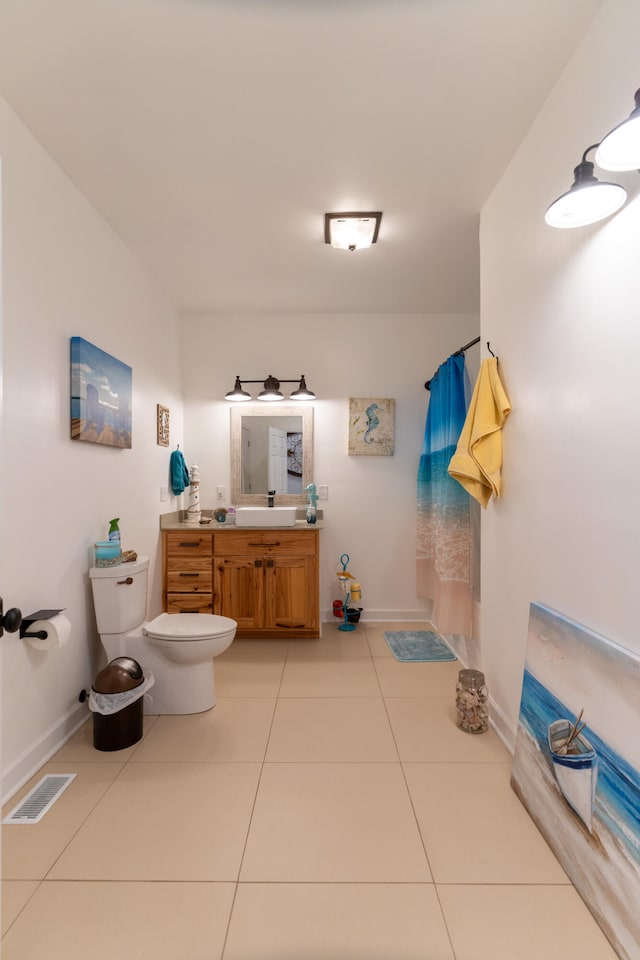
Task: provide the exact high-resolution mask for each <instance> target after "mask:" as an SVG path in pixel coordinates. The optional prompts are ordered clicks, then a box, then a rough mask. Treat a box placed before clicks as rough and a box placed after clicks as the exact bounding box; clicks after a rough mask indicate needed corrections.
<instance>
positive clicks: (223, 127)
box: [0, 0, 599, 313]
mask: <svg viewBox="0 0 640 960" xmlns="http://www.w3.org/2000/svg"><path fill="white" fill-rule="evenodd" d="M598 6H599V2H598V0H2V2H1V3H0V92H1V93H2V94H3V95H4V97H5V98H6V100H7V101H8V102H9V104H10V105H11V106H12V107H13V108H14V110H15V111H16V112H17V113H18V115H19V116H20V117H21V118H22V120H23V121H24V122H25V123H26V125H27V126H28V127H29V128H30V130H31V131H32V132H33V134H34V135H35V136H36V138H37V139H38V140H39V141H40V143H41V144H42V145H43V146H44V147H45V148H46V150H47V151H48V152H49V153H50V154H51V156H52V157H54V158H55V160H56V161H57V162H58V163H59V164H60V166H61V167H62V168H63V169H64V171H65V172H66V173H67V174H68V176H69V177H70V178H71V180H72V181H73V183H74V184H75V185H76V186H77V187H78V188H79V189H80V190H81V191H82V193H83V194H84V195H85V196H86V197H87V199H88V200H89V201H90V202H91V203H92V204H93V206H94V207H95V208H96V209H97V210H98V211H100V213H101V214H102V215H103V217H104V218H105V219H106V220H107V221H108V222H109V223H110V224H111V225H112V227H113V229H114V230H115V231H116V232H117V233H118V234H119V236H120V237H121V238H122V240H123V241H124V242H125V244H127V246H128V247H129V248H130V249H131V250H132V251H133V252H134V253H135V254H136V255H137V257H138V258H139V259H140V260H141V261H142V262H143V263H144V264H145V265H146V266H147V268H148V270H149V271H150V272H151V273H152V274H153V275H154V276H155V277H156V278H157V279H158V280H159V282H160V284H161V285H162V286H163V288H164V289H165V290H166V292H167V293H168V294H169V295H170V296H171V298H172V299H173V300H174V301H175V302H176V303H177V304H178V305H179V307H180V308H181V309H182V310H184V311H206V312H209V311H216V312H221V311H222V312H252V311H259V312H266V311H269V312H281V313H292V312H315V311H318V312H387V311H389V312H449V311H451V312H469V311H476V310H478V308H479V290H478V276H479V256H478V223H479V210H480V208H481V207H482V205H483V203H484V201H485V200H486V199H487V197H488V196H489V194H490V192H491V190H492V188H493V186H494V185H495V183H496V182H497V180H498V179H499V178H500V176H501V174H502V172H503V171H504V169H505V167H506V165H507V164H508V162H509V159H510V158H511V156H512V155H513V153H514V151H515V150H516V148H517V147H518V145H519V143H520V142H521V140H522V138H523V137H524V135H525V134H526V131H527V129H528V128H529V126H530V125H531V123H532V121H533V120H534V118H535V116H536V113H537V111H538V110H539V108H540V106H541V104H542V103H543V102H544V100H545V98H546V97H547V96H548V94H549V92H550V91H551V89H552V87H553V85H554V84H555V82H556V80H557V78H558V77H559V75H560V73H561V71H562V69H563V67H564V65H565V64H566V62H567V60H568V59H569V57H570V56H571V54H572V52H573V50H574V49H575V47H576V45H577V43H578V42H579V40H580V38H581V37H582V35H583V33H584V31H585V30H586V28H587V27H588V25H589V23H590V22H591V19H592V17H593V15H594V13H595V11H596V9H597V7H598ZM1 149H2V145H1V143H0V153H1ZM378 209H381V210H383V211H384V215H383V220H382V226H381V230H380V236H379V239H378V243H377V244H376V246H375V247H373V248H371V249H370V250H365V251H358V252H356V253H348V252H345V251H339V250H333V249H332V248H331V247H329V246H327V245H325V243H324V213H325V212H326V211H340V210H378Z"/></svg>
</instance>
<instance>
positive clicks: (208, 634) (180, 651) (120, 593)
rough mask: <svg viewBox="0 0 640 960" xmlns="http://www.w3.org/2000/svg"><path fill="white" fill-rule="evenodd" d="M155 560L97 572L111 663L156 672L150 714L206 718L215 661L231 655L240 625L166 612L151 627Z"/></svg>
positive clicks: (101, 627) (96, 599)
mask: <svg viewBox="0 0 640 960" xmlns="http://www.w3.org/2000/svg"><path fill="white" fill-rule="evenodd" d="M148 572H149V558H148V557H138V559H137V560H136V561H134V562H133V563H123V564H120V565H119V566H116V567H92V568H91V569H90V571H89V576H90V578H91V588H92V590H93V605H94V608H95V612H96V623H97V625H98V633H99V634H100V640H101V642H102V645H103V647H104V650H105V653H106V655H107V659H108V660H109V662H110V661H111V660H113V659H114V658H115V657H123V656H127V657H133V658H134V660H137V661H138V663H139V664H140V665H141V666H142V668H143V670H144V671H145V674H146V673H148V672H149V671H150V672H151V673H153V676H154V678H155V683H154V685H153V687H152V688H151V690H150V697H151V700H152V702H151V703H150V704H149V701H148V698H147V697H145V713H151V714H165V713H202V712H203V711H204V710H210V709H211V707H213V706H214V705H215V702H216V692H215V682H214V671H213V658H214V657H215V656H217V655H218V654H219V653H222V652H223V650H226V649H227V647H228V646H229V645H230V643H231V641H232V640H233V638H234V636H235V633H236V627H237V624H236V622H235V620H230V619H229V617H218V616H214V615H212V614H208V613H161V614H160V616H158V617H156V618H155V619H154V620H150V621H147V622H145V620H144V617H145V614H146V609H147V578H148Z"/></svg>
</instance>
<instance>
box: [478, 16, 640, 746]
mask: <svg viewBox="0 0 640 960" xmlns="http://www.w3.org/2000/svg"><path fill="white" fill-rule="evenodd" d="M639 36H640V5H638V3H637V0H605V2H604V3H603V5H602V8H601V10H600V12H599V14H598V15H597V17H596V18H595V20H594V22H593V24H592V26H591V28H590V30H589V31H588V33H587V34H586V36H585V38H584V40H583V42H582V44H581V45H580V47H579V48H578V50H577V52H576V54H575V56H574V57H573V59H572V61H571V62H570V63H569V64H568V66H567V68H566V70H565V73H564V74H563V76H562V77H561V79H560V81H559V83H558V84H557V86H556V88H555V89H554V91H553V93H552V95H551V97H550V98H549V100H548V102H547V103H546V105H545V106H544V108H543V109H542V111H541V112H540V114H539V116H538V118H537V121H536V123H535V124H534V126H533V127H532V129H531V130H530V132H529V134H528V136H527V138H526V140H525V142H524V143H523V144H522V146H521V149H520V150H519V151H518V153H517V155H516V156H515V158H514V159H513V162H512V163H511V165H510V167H509V168H508V170H507V172H506V173H505V176H504V177H503V179H502V180H501V182H500V184H499V185H498V187H497V188H496V190H495V191H494V193H493V195H492V197H491V199H490V201H489V202H488V203H487V205H486V207H485V208H484V210H483V213H482V227H481V261H482V316H481V330H482V340H483V342H484V341H486V340H487V339H490V340H491V343H492V347H493V349H494V350H495V351H496V352H497V353H498V354H499V356H500V369H501V372H502V375H503V378H504V381H505V385H506V388H507V392H508V393H509V396H510V399H511V402H512V405H513V413H512V414H511V417H510V418H509V421H508V422H507V425H506V428H505V431H504V472H503V478H504V498H503V500H501V501H499V502H497V503H495V504H492V505H490V507H489V509H488V510H487V511H486V512H485V513H484V514H483V526H482V550H483V556H482V630H481V640H482V655H483V665H484V668H485V671H486V674H487V682H488V684H489V687H490V692H491V693H492V695H493V699H494V701H495V705H496V708H497V710H496V716H497V717H498V720H499V722H500V724H501V729H502V732H503V734H504V736H505V737H506V739H507V740H509V741H510V742H512V740H513V736H514V732H515V728H516V725H517V717H518V709H519V699H520V691H521V682H522V670H523V665H524V657H525V645H526V639H527V622H528V612H529V603H530V602H531V601H537V602H540V603H543V604H546V605H548V606H550V607H552V608H554V609H556V610H558V611H560V612H561V613H563V614H565V615H567V616H569V617H571V618H573V619H574V620H577V621H578V622H580V623H582V624H584V625H586V626H587V627H589V628H591V629H593V630H595V631H597V632H599V633H601V634H603V635H604V636H606V637H608V638H609V639H611V640H613V641H615V642H616V643H618V644H620V645H622V646H623V647H626V648H628V649H630V650H633V651H635V652H637V653H640V635H639V633H638V614H637V610H636V608H635V595H636V586H635V578H636V576H637V573H638V571H639V570H640V518H639V513H638V510H637V508H636V505H637V498H638V482H639V481H638V477H639V475H640V451H639V447H638V436H639V435H640V415H639V411H640V375H639V364H640V323H639V319H638V318H639V310H638V304H639V303H640V271H639V270H638V238H639V236H640V198H638V197H637V196H636V198H635V199H632V200H631V202H630V203H629V204H628V206H627V207H626V208H624V209H623V210H622V211H621V212H620V213H619V214H618V215H617V216H616V217H615V218H613V219H610V220H609V221H605V222H604V223H601V224H599V225H595V226H592V227H589V228H585V229H580V230H575V231H570V230H553V229H552V228H550V227H547V226H546V224H545V222H544V219H543V218H544V212H545V209H546V207H547V206H548V204H549V203H550V202H551V201H552V200H553V199H555V197H557V196H558V195H559V194H561V193H563V192H564V191H565V190H566V189H568V188H569V186H570V184H571V182H572V170H573V167H574V166H575V165H576V164H577V163H578V162H579V160H580V158H581V154H582V152H583V150H585V149H586V147H588V146H589V145H590V144H592V143H595V142H597V141H598V140H600V139H601V138H602V137H603V136H604V135H605V134H606V133H607V131H608V130H610V129H611V128H612V127H613V126H614V125H615V124H617V123H618V122H620V121H621V120H622V119H624V118H625V117H626V116H628V114H629V113H630V112H631V110H632V109H633V94H634V92H635V90H636V88H637V87H638V86H639V84H640V72H639V70H638V37H639ZM590 159H592V157H591V158H590ZM596 173H598V171H596ZM600 176H601V178H602V179H618V180H619V182H622V180H623V178H618V177H617V176H616V175H612V174H609V175H605V174H604V172H600ZM639 180H640V178H639V177H638V174H636V173H633V174H627V175H624V182H625V184H627V185H629V186H630V187H631V188H632V190H633V193H634V194H637V192H638V188H639V183H638V181H639Z"/></svg>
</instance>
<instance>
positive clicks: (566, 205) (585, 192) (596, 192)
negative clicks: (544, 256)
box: [544, 89, 640, 227]
mask: <svg viewBox="0 0 640 960" xmlns="http://www.w3.org/2000/svg"><path fill="white" fill-rule="evenodd" d="M634 99H635V103H636V105H635V108H634V110H632V112H631V114H630V115H629V116H628V117H627V119H626V120H623V121H622V123H619V124H618V126H617V127H614V128H613V130H610V131H609V133H608V134H607V135H606V137H604V138H603V139H602V140H601V141H600V143H594V144H593V146H591V147H587V149H586V150H585V152H584V153H583V154H582V161H581V163H579V164H578V166H577V167H576V168H575V170H574V171H573V173H574V181H573V184H572V185H571V188H570V189H569V190H567V192H566V193H563V194H562V196H561V197H558V199H557V200H554V202H553V203H552V204H551V206H550V207H548V209H547V212H546V214H545V217H544V218H545V220H546V221H547V223H548V224H550V226H552V227H584V226H586V225H587V224H590V223H597V222H598V221H599V220H604V219H605V217H610V216H611V214H612V213H616V212H617V211H618V210H619V209H620V207H622V206H623V205H624V203H625V201H626V199H627V191H626V190H625V189H624V187H622V186H620V184H618V183H607V182H605V181H601V180H598V179H597V177H595V176H594V174H593V169H594V164H593V163H591V162H590V161H588V160H587V154H588V153H590V151H591V150H595V151H596V155H595V162H596V164H597V165H598V166H599V167H602V169H603V170H614V171H616V172H621V171H623V170H638V171H639V172H640V89H638V90H636V92H635V97H634Z"/></svg>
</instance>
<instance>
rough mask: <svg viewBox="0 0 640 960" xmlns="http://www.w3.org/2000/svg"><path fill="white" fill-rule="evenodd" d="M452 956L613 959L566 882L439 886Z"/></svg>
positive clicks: (470, 959)
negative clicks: (560, 884)
mask: <svg viewBox="0 0 640 960" xmlns="http://www.w3.org/2000/svg"><path fill="white" fill-rule="evenodd" d="M438 894H439V897H440V902H441V904H442V909H443V912H444V915H445V919H446V921H447V927H448V928H449V933H450V935H451V940H452V942H453V947H454V950H455V955H456V960H514V958H515V957H517V960H540V958H541V957H549V958H551V960H555V958H560V957H561V958H562V960H616V956H617V955H616V953H615V952H614V950H613V949H612V947H611V946H610V944H609V942H608V941H607V940H606V939H605V936H604V934H603V933H602V931H601V930H600V928H599V927H598V925H597V923H596V921H595V920H594V919H593V917H592V916H591V914H590V913H589V911H588V909H587V907H586V906H585V904H584V903H583V902H582V900H581V899H580V897H579V896H578V894H577V893H576V891H575V890H574V888H573V887H571V886H544V885H542V886H524V885H523V886H491V885H487V886H473V885H470V886H455V885H453V886H438Z"/></svg>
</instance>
